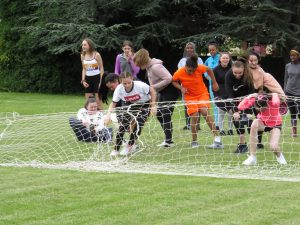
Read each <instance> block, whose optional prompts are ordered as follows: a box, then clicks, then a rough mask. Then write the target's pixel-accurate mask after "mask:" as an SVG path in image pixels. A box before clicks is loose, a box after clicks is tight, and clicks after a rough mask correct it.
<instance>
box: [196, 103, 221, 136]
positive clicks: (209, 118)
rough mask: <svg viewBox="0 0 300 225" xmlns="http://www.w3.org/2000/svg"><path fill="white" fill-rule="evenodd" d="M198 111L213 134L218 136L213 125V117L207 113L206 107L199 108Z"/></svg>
mask: <svg viewBox="0 0 300 225" xmlns="http://www.w3.org/2000/svg"><path fill="white" fill-rule="evenodd" d="M200 113H201V115H202V116H203V117H204V118H205V120H206V123H207V125H208V126H209V128H210V129H211V131H212V132H213V134H214V136H218V131H217V129H216V126H215V121H214V119H213V117H212V116H211V115H210V114H209V111H208V109H207V108H201V109H200Z"/></svg>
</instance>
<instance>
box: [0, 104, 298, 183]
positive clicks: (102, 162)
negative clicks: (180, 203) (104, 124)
mask: <svg viewBox="0 0 300 225" xmlns="http://www.w3.org/2000/svg"><path fill="white" fill-rule="evenodd" d="M75 115H76V113H75V112H74V113H56V114H42V115H30V116H29V115H19V114H17V113H2V114H0V129H1V130H0V165H1V166H31V167H42V168H63V169H66V168H69V169H79V170H88V171H109V172H132V173H153V174H177V175H192V176H212V177H228V178H252V179H272V180H288V181H300V142H299V138H300V137H298V138H297V137H292V136H291V125H290V116H289V114H286V115H284V116H283V124H282V131H281V142H280V148H281V150H282V151H283V152H284V155H285V158H286V161H287V163H288V164H287V165H279V164H278V163H277V161H276V157H275V156H274V154H273V153H272V152H271V151H270V148H269V145H268V143H269V133H264V134H263V138H262V140H263V141H262V143H263V144H264V146H265V147H264V149H258V150H257V159H258V163H257V165H255V166H244V165H242V162H243V161H244V160H245V159H246V158H247V153H243V154H237V153H234V151H235V150H236V147H237V144H238V142H239V139H238V135H237V133H236V131H235V129H234V127H233V132H234V133H233V135H225V136H222V143H223V145H224V148H222V149H209V148H208V146H209V145H211V144H212V143H213V141H214V138H213V135H212V132H211V131H210V129H209V128H208V125H207V124H206V122H205V119H204V118H203V117H201V118H200V130H199V131H198V142H199V147H197V148H191V139H192V138H191V131H190V130H188V129H183V127H184V126H185V125H186V122H185V121H186V118H185V115H184V105H183V103H182V102H177V103H176V105H175V110H174V113H173V116H172V121H173V140H174V142H175V146H174V147H157V145H158V144H160V143H161V142H162V141H163V140H164V134H163V131H162V128H161V126H160V124H159V122H158V121H157V119H156V118H155V117H149V119H148V121H147V122H146V125H145V127H144V128H143V131H142V133H141V135H140V137H139V139H138V142H137V144H138V146H139V148H138V151H137V152H135V153H134V154H132V155H129V156H126V157H123V156H120V157H117V158H111V157H110V152H111V151H112V150H113V147H114V145H113V143H111V142H89V143H87V142H83V141H78V140H77V138H76V137H75V135H74V132H73V131H72V129H71V127H70V125H69V118H70V117H72V116H75ZM117 127H118V124H117V123H112V124H111V128H112V129H113V135H114V137H113V139H115V134H116V130H117ZM224 130H225V131H227V130H228V128H227V119H226V117H225V121H224ZM226 133H227V132H226ZM126 139H127V140H128V135H127V134H125V140H126ZM246 140H247V142H249V134H248V133H246Z"/></svg>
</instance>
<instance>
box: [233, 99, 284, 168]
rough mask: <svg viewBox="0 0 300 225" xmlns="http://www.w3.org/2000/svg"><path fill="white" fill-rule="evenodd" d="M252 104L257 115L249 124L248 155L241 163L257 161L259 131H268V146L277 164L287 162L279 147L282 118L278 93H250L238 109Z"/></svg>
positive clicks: (254, 162) (252, 163) (250, 163)
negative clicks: (269, 95)
mask: <svg viewBox="0 0 300 225" xmlns="http://www.w3.org/2000/svg"><path fill="white" fill-rule="evenodd" d="M252 106H254V107H255V109H256V110H257V111H258V115H257V118H256V119H254V121H253V122H252V124H251V130H250V141H249V142H250V155H249V157H248V158H247V159H246V160H245V161H244V162H243V164H244V165H247V166H250V165H255V164H256V163H257V158H256V149H257V141H258V132H259V131H264V132H270V148H271V149H272V151H273V152H274V154H275V155H276V159H277V161H278V163H279V164H287V162H286V160H285V158H284V156H283V153H282V152H281V151H280V148H279V139H280V133H281V126H282V118H281V115H280V113H279V106H280V98H279V96H278V94H277V93H273V94H272V96H271V98H270V97H268V96H267V95H266V94H257V93H255V94H252V95H250V96H249V97H247V98H245V99H244V100H243V101H241V102H240V104H239V105H238V109H239V110H245V109H247V108H250V107H252Z"/></svg>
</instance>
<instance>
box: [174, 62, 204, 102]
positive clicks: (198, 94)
mask: <svg viewBox="0 0 300 225" xmlns="http://www.w3.org/2000/svg"><path fill="white" fill-rule="evenodd" d="M206 71H207V66H204V65H198V67H197V68H196V70H195V72H194V73H192V74H188V73H187V72H186V70H185V67H182V68H180V69H178V70H177V71H176V72H175V73H174V75H173V81H180V83H181V85H182V86H183V87H184V88H186V89H187V92H186V93H185V94H184V98H185V100H194V99H197V100H199V99H202V100H209V94H208V91H207V88H206V86H205V83H204V81H203V74H204V73H205V72H206ZM204 96H205V97H204ZM206 96H208V99H206ZM203 97H204V99H203Z"/></svg>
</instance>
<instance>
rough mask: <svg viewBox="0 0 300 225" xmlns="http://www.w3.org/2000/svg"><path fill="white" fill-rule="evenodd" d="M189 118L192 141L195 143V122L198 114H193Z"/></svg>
mask: <svg viewBox="0 0 300 225" xmlns="http://www.w3.org/2000/svg"><path fill="white" fill-rule="evenodd" d="M190 118H191V130H192V140H193V141H197V121H198V118H199V113H198V112H195V113H193V114H191V115H190Z"/></svg>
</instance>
